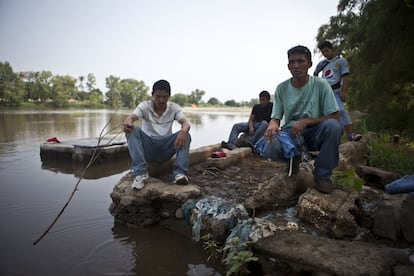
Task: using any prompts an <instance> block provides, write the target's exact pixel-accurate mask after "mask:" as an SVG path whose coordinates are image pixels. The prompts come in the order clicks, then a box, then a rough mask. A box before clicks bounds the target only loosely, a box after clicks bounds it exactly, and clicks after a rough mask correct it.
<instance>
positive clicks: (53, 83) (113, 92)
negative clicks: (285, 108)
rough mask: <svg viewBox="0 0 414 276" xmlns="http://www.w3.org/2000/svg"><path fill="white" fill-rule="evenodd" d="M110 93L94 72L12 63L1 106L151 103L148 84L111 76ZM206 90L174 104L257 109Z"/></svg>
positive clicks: (1, 82) (1, 85) (0, 72)
mask: <svg viewBox="0 0 414 276" xmlns="http://www.w3.org/2000/svg"><path fill="white" fill-rule="evenodd" d="M105 87H106V88H107V91H106V92H105V93H104V92H102V91H101V90H100V89H99V88H97V87H96V78H95V76H94V75H93V74H92V73H89V74H88V75H87V76H86V77H84V76H79V77H78V78H75V77H73V76H69V75H66V76H60V75H53V74H52V72H50V71H40V72H33V71H29V72H14V71H13V68H12V66H11V65H10V64H9V63H8V62H0V105H2V106H8V107H18V106H20V105H21V104H22V103H24V102H31V103H35V104H38V105H42V106H50V107H55V108H61V107H67V106H68V105H69V104H70V103H82V104H83V106H85V107H91V108H95V107H110V108H122V107H125V108H129V109H132V108H134V107H135V106H136V105H137V104H139V103H140V102H142V101H145V100H149V99H150V95H149V90H150V88H149V87H148V86H147V85H146V84H145V83H144V81H140V80H136V79H121V78H119V77H116V76H112V75H111V76H109V77H107V78H106V79H105ZM205 93H206V92H205V91H203V90H200V89H195V90H194V91H191V92H190V94H184V93H177V94H174V95H172V97H171V101H173V102H176V103H177V104H179V105H181V106H188V105H196V106H199V105H213V106H220V105H224V106H231V107H237V106H253V105H254V104H256V103H257V102H258V100H257V99H251V100H250V101H242V102H236V101H235V100H228V101H225V102H224V103H222V102H220V101H219V100H218V99H217V98H215V97H212V98H210V99H209V100H208V101H207V102H204V101H203V99H202V98H203V96H204V95H205Z"/></svg>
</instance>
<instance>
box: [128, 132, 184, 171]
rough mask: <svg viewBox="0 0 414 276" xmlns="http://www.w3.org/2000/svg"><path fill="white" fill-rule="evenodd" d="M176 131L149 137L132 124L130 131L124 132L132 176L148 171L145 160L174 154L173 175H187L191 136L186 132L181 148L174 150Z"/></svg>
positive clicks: (158, 160)
mask: <svg viewBox="0 0 414 276" xmlns="http://www.w3.org/2000/svg"><path fill="white" fill-rule="evenodd" d="M178 133H179V132H178V131H177V132H176V133H173V134H171V135H167V136H158V137H151V136H148V135H147V134H145V133H144V131H142V129H141V128H139V127H137V126H134V129H133V130H132V132H131V133H129V134H126V138H127V142H128V150H129V155H130V156H131V159H132V176H134V177H135V176H137V175H142V174H145V173H147V172H148V168H147V161H155V162H162V161H167V160H170V159H171V157H173V156H174V154H176V159H175V164H174V168H173V175H174V176H176V175H177V174H184V175H187V172H188V168H189V166H190V161H189V151H190V143H191V136H190V134H187V142H186V145H185V147H184V148H183V149H181V150H176V148H175V146H174V142H175V139H176V138H177V135H178Z"/></svg>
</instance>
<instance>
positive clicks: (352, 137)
mask: <svg viewBox="0 0 414 276" xmlns="http://www.w3.org/2000/svg"><path fill="white" fill-rule="evenodd" d="M361 138H362V135H361V134H359V133H357V134H352V135H350V136H349V137H348V140H349V141H350V142H352V141H355V142H357V141H359V140H361Z"/></svg>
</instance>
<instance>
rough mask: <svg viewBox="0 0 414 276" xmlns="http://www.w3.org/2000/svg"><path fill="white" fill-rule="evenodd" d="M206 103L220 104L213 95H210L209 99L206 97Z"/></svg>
mask: <svg viewBox="0 0 414 276" xmlns="http://www.w3.org/2000/svg"><path fill="white" fill-rule="evenodd" d="M207 103H208V104H211V105H219V104H221V102H220V101H219V100H218V99H217V98H215V97H211V98H210V99H208V101H207Z"/></svg>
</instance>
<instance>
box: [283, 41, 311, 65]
mask: <svg viewBox="0 0 414 276" xmlns="http://www.w3.org/2000/svg"><path fill="white" fill-rule="evenodd" d="M293 54H303V55H305V56H306V58H307V59H308V61H309V63H312V54H311V52H310V51H309V49H308V48H307V47H305V46H302V45H298V46H295V47H292V48H290V49H289V50H288V52H287V55H288V58H289V57H290V55H293Z"/></svg>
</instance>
